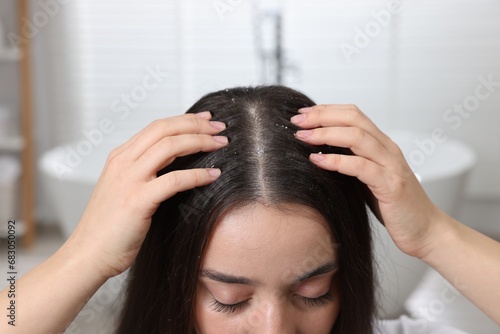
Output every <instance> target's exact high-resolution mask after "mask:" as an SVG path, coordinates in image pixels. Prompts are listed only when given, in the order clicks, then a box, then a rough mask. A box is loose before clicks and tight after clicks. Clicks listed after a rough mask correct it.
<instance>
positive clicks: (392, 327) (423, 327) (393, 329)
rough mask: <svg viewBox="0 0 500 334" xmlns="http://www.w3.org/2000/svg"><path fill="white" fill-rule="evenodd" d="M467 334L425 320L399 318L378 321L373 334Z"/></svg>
mask: <svg viewBox="0 0 500 334" xmlns="http://www.w3.org/2000/svg"><path fill="white" fill-rule="evenodd" d="M424 333H425V334H467V333H466V332H464V331H461V330H459V329H456V328H453V327H449V326H447V325H443V324H438V323H434V322H430V321H427V320H426V319H410V318H408V317H407V316H404V315H403V316H401V317H400V318H399V319H396V320H379V321H378V322H377V328H376V329H375V334H424Z"/></svg>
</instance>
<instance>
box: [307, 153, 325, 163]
mask: <svg viewBox="0 0 500 334" xmlns="http://www.w3.org/2000/svg"><path fill="white" fill-rule="evenodd" d="M310 157H311V160H312V161H314V162H321V161H323V160H325V156H324V155H323V154H319V153H311V155H310Z"/></svg>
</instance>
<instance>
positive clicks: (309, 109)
mask: <svg viewBox="0 0 500 334" xmlns="http://www.w3.org/2000/svg"><path fill="white" fill-rule="evenodd" d="M311 110H312V107H306V108H300V109H299V112H300V113H308V112H310V111H311Z"/></svg>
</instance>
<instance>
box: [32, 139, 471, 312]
mask: <svg viewBox="0 0 500 334" xmlns="http://www.w3.org/2000/svg"><path fill="white" fill-rule="evenodd" d="M389 135H390V136H391V138H393V140H394V141H395V142H396V143H398V145H399V146H400V147H401V149H402V151H403V153H404V154H405V156H406V157H407V160H409V159H410V157H411V154H412V153H415V152H416V150H419V147H418V146H417V145H416V144H415V140H419V141H425V140H426V139H428V138H430V136H429V135H427V134H423V133H413V132H408V131H398V132H390V134H389ZM69 146H70V147H76V146H75V145H69ZM112 148H113V147H111V146H106V145H105V144H102V145H101V146H98V147H95V148H94V149H93V151H92V152H91V154H89V155H88V156H87V157H84V158H83V159H82V161H81V162H80V164H79V165H78V166H76V167H75V168H73V169H72V171H71V172H68V173H66V174H64V175H63V177H62V178H61V177H60V176H59V174H58V173H57V172H56V170H57V168H55V167H54V166H58V164H64V162H65V161H64V160H65V154H66V155H67V152H68V151H67V149H65V148H64V147H57V148H54V149H52V150H50V151H49V152H47V153H45V154H44V155H43V156H42V157H41V159H40V161H39V167H40V168H41V170H42V171H43V174H44V175H45V177H44V178H43V180H42V181H43V182H44V187H45V189H46V190H47V195H48V196H49V200H50V201H51V202H52V203H53V205H54V210H55V213H56V215H57V217H58V220H59V223H60V224H61V229H62V232H63V234H64V236H65V237H69V235H70V234H71V233H72V231H73V230H74V228H75V227H76V225H77V224H78V222H79V220H80V217H81V216H82V214H83V212H84V210H85V207H86V205H87V202H88V200H89V198H90V196H91V194H92V189H93V187H94V185H95V183H96V182H97V179H98V177H99V175H100V172H101V170H102V168H103V166H104V164H105V161H106V157H107V155H108V153H109V152H110V151H111V150H112ZM474 163H475V156H474V153H473V151H472V150H471V149H470V148H468V147H467V146H466V145H464V144H462V143H460V142H458V141H456V140H452V139H448V140H446V141H445V142H444V143H439V144H437V145H436V146H435V148H434V152H433V154H429V155H426V156H425V161H424V162H423V163H421V164H419V165H418V166H413V170H414V172H415V173H416V174H418V176H419V178H420V179H421V184H422V186H423V187H424V189H425V190H426V192H427V194H428V195H429V197H430V198H431V199H432V200H433V202H434V203H436V204H437V205H438V206H439V207H440V208H442V209H443V210H444V211H446V212H447V213H449V214H451V215H453V213H454V210H455V208H456V206H457V205H458V203H459V201H460V197H461V195H462V193H463V188H464V185H465V182H466V179H467V175H468V173H469V171H470V170H471V169H472V167H473V166H474ZM372 226H373V232H374V248H375V259H376V262H377V267H378V276H379V288H378V292H377V293H378V300H379V304H380V316H381V317H384V318H385V317H394V316H397V315H399V314H401V313H403V312H404V302H405V300H406V299H407V297H408V296H409V295H410V293H411V292H412V291H413V290H414V288H415V287H416V286H417V284H418V283H419V282H420V280H421V279H422V277H423V276H424V274H425V272H426V269H427V267H426V265H425V264H424V263H422V262H420V261H419V260H417V259H414V258H411V257H409V256H407V255H405V254H403V253H402V252H401V251H400V250H399V249H398V248H397V247H396V246H395V245H394V244H393V242H392V240H391V239H390V237H389V235H388V234H387V232H386V230H385V229H384V228H383V227H382V226H381V225H380V224H379V223H378V222H376V221H375V219H372Z"/></svg>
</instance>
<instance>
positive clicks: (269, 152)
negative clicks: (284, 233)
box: [117, 86, 374, 334]
mask: <svg viewBox="0 0 500 334" xmlns="http://www.w3.org/2000/svg"><path fill="white" fill-rule="evenodd" d="M312 105H314V102H313V101H311V100H310V99H309V98H308V97H307V96H305V95H304V94H302V93H300V92H298V91H296V90H293V89H290V88H288V87H283V86H257V87H236V88H232V89H225V90H221V91H218V92H214V93H210V94H207V95H205V96H203V97H202V98H201V99H200V100H199V101H197V102H196V103H195V104H194V105H193V106H192V107H191V108H190V109H189V110H188V111H187V112H188V113H197V112H201V111H205V110H209V111H211V113H212V115H213V117H212V119H213V120H220V121H223V122H225V123H226V124H227V129H225V130H224V131H223V132H221V134H222V135H226V136H227V137H228V138H229V144H228V145H227V146H226V147H224V148H222V149H219V150H217V151H214V152H209V153H198V154H194V155H189V156H186V157H181V158H177V159H176V160H175V161H174V162H173V163H172V164H171V165H169V166H168V167H167V168H165V169H164V170H162V171H160V172H159V175H161V174H163V173H167V172H169V171H172V170H178V169H189V168H199V167H211V166H215V167H218V168H220V169H221V170H222V174H221V176H220V177H219V178H218V179H217V180H215V181H214V182H213V183H212V184H210V185H207V186H204V187H199V188H196V189H193V190H189V191H185V192H182V193H178V194H177V195H175V196H173V197H172V198H170V199H168V200H167V201H165V202H163V203H162V204H161V205H160V207H159V208H158V210H157V211H156V213H155V214H154V216H153V219H152V224H151V228H150V230H149V232H148V234H147V236H146V239H145V241H144V243H143V245H142V247H141V250H140V252H139V254H138V256H137V258H136V260H135V263H134V264H133V265H132V268H131V270H130V276H129V283H128V287H127V295H126V299H125V306H124V309H123V312H122V315H121V319H120V325H119V329H118V331H117V333H119V334H131V333H132V334H134V333H137V334H139V333H161V334H165V333H176V334H177V333H193V332H194V328H193V326H194V301H195V292H196V286H197V281H198V277H199V269H200V264H201V260H202V257H203V254H204V249H205V247H206V244H207V240H208V237H209V235H210V233H211V231H212V229H213V228H214V225H215V223H216V221H217V219H218V217H220V215H221V214H222V213H224V212H227V211H228V210H231V209H233V208H237V207H242V206H244V205H246V204H250V203H255V202H260V203H264V204H273V205H279V204H283V203H294V204H302V205H306V206H308V207H311V208H313V209H314V210H316V211H317V212H318V213H320V214H321V215H322V216H323V217H324V218H325V220H326V221H327V222H328V224H329V226H330V229H331V231H332V234H333V237H334V239H335V241H336V242H337V243H338V244H339V245H340V246H339V248H338V263H339V275H340V291H341V301H340V314H339V316H338V318H337V321H336V322H335V325H334V327H333V329H332V333H336V334H338V333H346V334H347V333H349V334H357V333H359V334H364V333H372V320H373V319H372V318H373V315H374V314H373V313H374V272H373V264H372V250H371V235H370V227H369V223H368V217H367V211H366V206H365V201H364V196H363V194H364V193H365V191H366V188H365V186H364V185H363V184H362V183H361V182H359V181H358V180H357V179H356V178H353V177H349V176H345V175H342V174H340V173H337V172H331V171H326V170H324V169H321V168H319V167H317V166H316V165H314V164H313V163H311V162H310V161H309V159H308V157H309V154H310V153H312V152H319V151H321V152H322V153H329V152H335V153H342V154H351V152H350V151H349V150H347V149H342V148H337V147H331V146H326V145H325V146H311V145H308V144H305V143H304V142H302V141H300V140H298V139H296V138H295V136H294V133H295V132H296V131H297V130H298V127H297V126H295V125H294V124H292V123H291V122H290V118H291V117H292V116H293V115H295V114H297V113H298V111H297V110H298V109H299V108H302V107H307V106H312Z"/></svg>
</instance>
